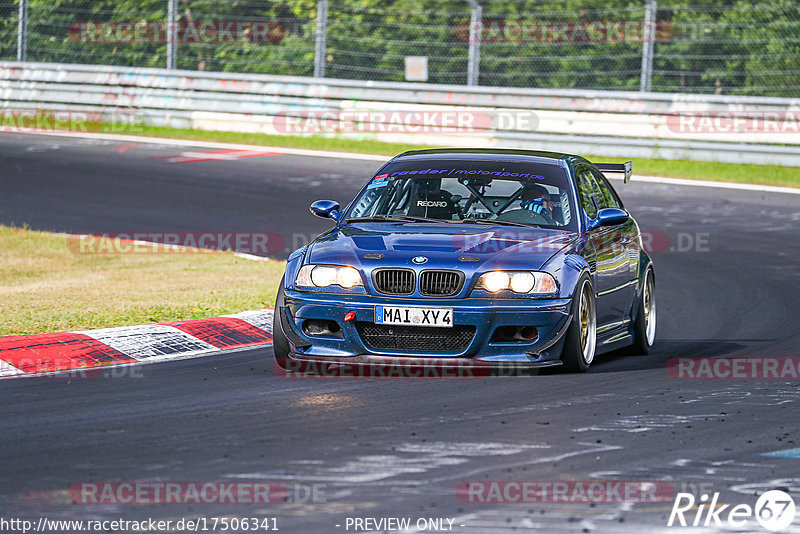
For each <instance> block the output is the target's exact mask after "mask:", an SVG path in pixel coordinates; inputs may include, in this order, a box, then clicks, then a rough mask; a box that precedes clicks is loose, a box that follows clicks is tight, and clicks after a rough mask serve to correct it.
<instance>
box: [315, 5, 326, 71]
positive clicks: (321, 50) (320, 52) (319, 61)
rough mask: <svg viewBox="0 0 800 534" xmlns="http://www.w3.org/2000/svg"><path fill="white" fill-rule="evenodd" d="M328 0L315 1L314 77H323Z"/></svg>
mask: <svg viewBox="0 0 800 534" xmlns="http://www.w3.org/2000/svg"><path fill="white" fill-rule="evenodd" d="M327 41H328V0H318V1H317V42H316V46H315V48H314V77H315V78H324V77H325V59H326V56H327V53H328V44H327Z"/></svg>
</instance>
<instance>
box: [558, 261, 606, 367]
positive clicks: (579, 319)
mask: <svg viewBox="0 0 800 534" xmlns="http://www.w3.org/2000/svg"><path fill="white" fill-rule="evenodd" d="M575 287H576V290H575V294H574V295H573V296H572V323H571V324H570V325H569V328H568V329H567V331H566V333H565V334H564V338H565V339H564V350H563V352H562V354H561V361H562V362H563V363H564V367H565V368H566V369H567V370H568V371H572V372H583V371H586V370H587V369H588V368H589V366H590V365H591V364H592V362H593V361H594V356H595V349H596V346H597V312H596V308H595V298H594V289H593V288H592V282H591V280H590V279H589V277H588V276H587V275H583V276H582V277H581V279H580V280H579V281H578V284H577V285H576V286H575Z"/></svg>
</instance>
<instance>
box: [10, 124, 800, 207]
mask: <svg viewBox="0 0 800 534" xmlns="http://www.w3.org/2000/svg"><path fill="white" fill-rule="evenodd" d="M0 131H2V128H0ZM14 133H24V134H35V135H55V136H62V137H83V138H89V139H102V140H107V141H124V142H137V143H148V144H154V145H169V146H188V147H200V148H219V149H226V148H229V149H236V150H268V151H275V152H280V153H282V154H286V155H292V156H310V157H317V158H337V159H356V160H364V161H381V162H386V161H389V159H390V158H389V156H377V155H374V154H356V153H353V152H332V151H326V150H308V149H298V148H284V147H276V146H261V145H239V144H232V143H216V142H210V141H183V140H180V139H165V138H159V137H142V136H133V135H115V134H96V133H89V132H86V133H85V132H41V131H33V130H31V131H28V130H24V129H16V128H15V129H14ZM605 159H608V158H605ZM610 178H615V177H614V176H613V175H611V176H610ZM631 180H632V181H634V182H645V183H652V184H666V185H680V186H684V185H685V186H695V187H717V188H720V189H740V190H743V191H761V192H765V193H787V194H791V195H800V188H795V187H778V186H771V185H755V184H739V183H734V182H712V181H708V180H686V179H681V178H666V177H662V176H639V175H637V174H634V176H633V178H632V179H631Z"/></svg>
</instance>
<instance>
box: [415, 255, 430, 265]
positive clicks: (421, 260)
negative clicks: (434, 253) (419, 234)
mask: <svg viewBox="0 0 800 534" xmlns="http://www.w3.org/2000/svg"><path fill="white" fill-rule="evenodd" d="M411 261H413V262H414V263H416V264H417V265H422V264H423V263H425V262H427V261H428V258H426V257H425V256H417V257H416V258H414V259H413V260H411Z"/></svg>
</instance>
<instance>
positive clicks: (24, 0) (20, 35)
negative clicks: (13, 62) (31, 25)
mask: <svg viewBox="0 0 800 534" xmlns="http://www.w3.org/2000/svg"><path fill="white" fill-rule="evenodd" d="M27 57H28V0H19V25H18V26H17V61H27Z"/></svg>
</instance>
